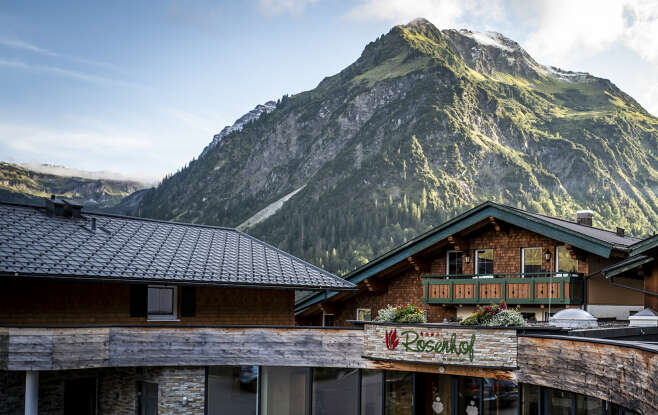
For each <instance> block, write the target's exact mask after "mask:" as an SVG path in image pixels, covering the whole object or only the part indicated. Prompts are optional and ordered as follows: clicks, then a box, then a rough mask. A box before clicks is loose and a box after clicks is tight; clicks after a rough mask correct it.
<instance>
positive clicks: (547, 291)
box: [422, 272, 584, 305]
mask: <svg viewBox="0 0 658 415" xmlns="http://www.w3.org/2000/svg"><path fill="white" fill-rule="evenodd" d="M422 282H423V288H424V297H423V302H425V303H428V304H490V303H497V302H500V301H505V302H506V303H507V304H573V305H577V304H582V303H583V283H584V282H583V276H582V274H565V273H551V272H541V273H525V274H493V275H488V276H482V275H424V276H423V278H422Z"/></svg>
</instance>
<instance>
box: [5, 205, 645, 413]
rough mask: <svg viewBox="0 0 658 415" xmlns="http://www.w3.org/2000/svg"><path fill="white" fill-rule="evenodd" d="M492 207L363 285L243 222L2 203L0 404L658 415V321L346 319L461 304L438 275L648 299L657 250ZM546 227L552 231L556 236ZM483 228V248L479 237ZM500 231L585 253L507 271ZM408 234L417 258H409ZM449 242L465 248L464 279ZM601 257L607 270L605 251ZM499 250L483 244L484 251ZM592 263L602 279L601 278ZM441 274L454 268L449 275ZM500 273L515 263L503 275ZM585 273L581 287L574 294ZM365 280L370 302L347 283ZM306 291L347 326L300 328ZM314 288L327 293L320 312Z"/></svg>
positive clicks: (555, 249) (438, 314)
mask: <svg viewBox="0 0 658 415" xmlns="http://www.w3.org/2000/svg"><path fill="white" fill-rule="evenodd" d="M478 209H479V210H478ZM478 209H476V210H475V211H472V212H470V213H469V214H468V215H467V216H469V217H468V218H467V217H463V218H461V219H460V220H456V221H453V222H451V223H453V224H455V223H458V222H461V223H462V225H464V226H461V225H460V226H459V227H457V226H455V227H450V226H451V225H447V226H445V227H444V230H445V231H446V232H447V233H446V234H445V236H442V235H444V233H442V232H443V231H436V233H435V234H432V235H426V236H424V238H425V239H426V240H425V241H421V240H416V241H412V242H410V243H409V244H407V245H405V246H404V247H401V248H399V249H397V250H396V251H394V253H392V254H390V255H388V256H387V257H386V258H383V259H379V260H377V261H374V262H373V263H375V262H376V263H378V264H379V265H377V267H376V268H375V269H370V271H368V272H371V273H372V274H371V275H370V276H369V277H365V278H364V279H363V280H361V281H356V280H355V279H354V278H353V276H354V275H356V274H354V275H353V276H352V277H351V278H350V279H352V280H353V281H355V283H356V286H355V285H354V283H352V282H350V281H346V280H344V279H340V278H337V277H335V276H333V275H331V274H329V273H327V272H325V271H322V270H320V269H318V268H316V267H314V266H312V265H310V264H307V263H305V262H304V261H301V260H299V259H297V258H294V257H292V256H290V255H288V254H286V253H284V252H282V251H280V250H278V249H276V248H273V247H271V246H269V245H267V244H265V243H263V242H261V241H258V240H256V239H254V238H252V237H250V236H248V235H246V234H244V233H241V232H238V231H236V230H233V229H226V228H218V227H208V226H199V225H192V224H181V223H171V222H164V221H154V220H147V219H140V218H128V217H119V216H112V215H105V214H94V213H88V212H84V211H81V207H80V206H78V205H74V204H71V203H67V202H66V201H60V200H53V199H49V200H47V201H46V207H33V206H22V205H13V204H6V203H0V414H2V415H4V414H10V415H14V414H29V415H36V414H45V415H91V414H94V415H96V414H111V415H114V414H118V415H133V414H136V415H147V414H148V415H154V414H157V415H174V414H186V415H187V414H191V415H205V414H211V415H215V414H230V415H240V414H254V415H255V414H259V415H332V414H338V415H430V414H432V415H552V414H569V415H576V414H577V415H581V414H582V415H632V414H643V415H650V414H651V415H653V414H656V413H658V376H656V373H658V346H656V342H658V327H648V326H644V327H625V328H613V329H606V328H589V329H567V328H563V327H544V326H541V327H539V326H538V327H464V326H459V325H456V324H454V323H434V324H416V325H413V324H395V323H376V322H367V321H362V322H359V323H357V324H355V325H350V326H349V327H346V326H344V324H343V322H346V321H347V320H348V319H349V320H353V319H354V318H355V316H354V314H355V311H354V310H352V311H350V313H349V314H350V315H347V313H346V314H344V315H343V314H341V313H340V312H339V310H340V309H339V308H338V306H339V305H340V304H341V303H339V302H338V301H337V300H340V301H342V304H343V305H345V304H351V305H349V306H350V307H352V305H357V304H358V305H359V307H361V308H366V307H369V308H370V312H371V313H372V312H376V310H377V306H376V305H375V304H376V302H375V301H381V302H382V303H384V302H390V303H399V302H400V301H398V300H401V299H404V300H405V302H406V301H409V302H411V301H412V300H413V299H414V298H418V299H426V300H427V301H425V302H423V304H424V307H425V308H426V309H427V310H428V314H429V315H430V317H431V319H432V320H433V321H441V320H442V319H443V318H444V317H446V316H452V317H454V316H456V315H457V310H458V309H459V308H460V307H459V304H457V303H455V302H452V301H454V299H456V298H461V297H459V296H455V295H453V294H452V293H453V292H457V290H458V289H459V288H454V287H452V288H450V290H449V296H448V297H444V298H442V297H438V295H441V294H440V293H439V294H433V293H435V292H436V289H435V288H433V287H434V286H435V285H441V284H440V283H439V284H437V283H435V282H434V281H435V280H437V281H440V282H442V281H459V280H460V279H461V280H466V278H454V277H453V275H455V274H460V273H463V274H466V273H470V274H474V273H475V274H486V275H490V274H491V275H493V277H494V278H489V279H486V278H482V279H480V278H477V279H475V278H471V279H469V280H468V281H467V282H465V283H464V284H466V283H468V282H469V281H470V282H471V283H472V282H473V281H476V282H482V281H490V282H491V281H493V282H495V283H497V282H498V280H501V281H505V285H503V287H507V288H508V289H509V287H510V286H511V285H512V284H513V283H514V282H515V281H518V282H519V283H524V282H527V281H526V280H530V281H535V284H534V287H533V286H532V285H531V287H532V288H530V289H529V290H530V291H529V293H530V294H528V295H532V297H528V298H543V297H537V294H536V293H539V291H537V290H541V288H539V287H540V284H542V283H544V281H546V286H545V288H544V290H549V289H552V290H554V291H555V292H553V294H551V295H557V294H558V291H557V289H558V288H557V287H556V286H555V285H553V284H555V283H554V281H553V280H558V282H557V285H558V286H559V290H560V291H559V294H560V298H563V299H568V301H572V300H571V299H572V298H603V300H597V301H598V302H596V301H594V302H593V301H588V305H590V306H593V305H600V306H605V307H613V310H614V313H619V312H620V311H619V310H620V307H627V308H629V307H631V306H634V305H636V304H635V303H633V304H626V303H623V302H622V303H621V304H620V303H618V302H615V301H613V300H614V299H610V298H609V297H595V296H592V295H593V294H592V293H591V291H595V292H596V289H598V287H597V286H596V285H594V283H593V285H592V287H589V288H590V290H589V291H590V292H589V293H588V292H587V290H586V288H585V284H586V283H585V282H584V281H587V279H591V280H592V281H597V282H596V284H599V285H600V286H601V287H604V288H603V290H607V289H609V287H608V286H611V287H612V288H610V289H613V290H617V291H616V292H625V291H621V290H627V291H629V292H630V293H631V294H633V295H636V296H638V298H640V299H641V298H643V297H644V296H645V295H646V296H647V297H650V295H649V294H647V292H648V290H647V289H646V288H647V287H648V286H650V285H651V284H653V282H652V281H651V280H650V278H649V279H648V280H642V279H640V278H638V275H640V272H639V271H637V272H634V271H633V270H642V275H643V276H645V277H646V276H647V275H648V276H649V277H651V276H652V275H654V274H653V271H652V269H653V268H651V267H652V266H653V265H652V264H653V263H654V260H653V259H652V260H650V261H649V260H647V259H648V258H654V257H653V256H652V255H654V251H653V248H651V247H650V246H653V247H655V245H651V243H645V241H642V242H637V243H635V240H632V241H631V240H630V239H629V238H627V237H622V236H616V237H615V238H613V237H612V236H611V235H609V233H605V235H599V236H600V237H601V238H603V237H604V236H605V237H606V238H609V239H608V241H607V242H606V241H605V240H603V239H601V238H595V237H594V236H592V235H589V234H588V236H586V237H585V236H582V234H580V233H579V232H576V231H574V229H570V230H569V231H567V230H564V229H569V227H567V226H562V225H558V224H555V223H552V222H551V221H556V220H555V219H550V220H549V219H548V218H545V219H540V218H536V219H530V218H531V217H534V216H533V215H531V214H528V213H525V212H521V211H517V210H514V209H511V208H506V207H499V206H497V205H493V204H487V205H486V206H485V207H480V208H478ZM478 212H479V213H478ZM512 212H514V213H512ZM503 213H506V214H505V215H503ZM492 218H493V219H492ZM521 218H524V221H521ZM542 218H544V217H542ZM531 223H532V224H534V225H532V226H531ZM560 223H561V222H560ZM567 223H570V222H567ZM540 224H541V226H539V225H540ZM549 224H550V225H549ZM578 226H584V225H578ZM543 227H545V228H548V229H551V233H548V234H544V233H542V232H544V228H543ZM570 227H576V225H575V224H571V225H570ZM585 228H587V229H589V230H591V233H592V234H596V235H598V234H599V233H603V232H604V231H599V230H596V229H593V228H589V227H587V226H585ZM576 229H580V228H579V227H578V228H576ZM477 235H479V238H480V239H477V238H476V236H477ZM503 235H507V239H504V238H503ZM578 235H580V236H578ZM450 236H451V237H452V238H450V240H449V241H448V242H447V244H444V243H443V242H442V241H444V240H447V239H448V237H450ZM486 238H489V243H490V244H491V245H488V247H485V246H483V245H481V244H480V242H479V241H484V240H486ZM497 238H498V239H497ZM514 238H516V239H514ZM522 238H526V239H524V240H523V241H521V239H522ZM617 238H618V239H617ZM420 239H423V238H420ZM503 240H509V241H510V242H508V243H509V244H513V243H514V244H518V245H519V247H521V248H536V247H540V248H541V249H542V250H543V251H542V255H543V254H545V252H544V251H545V250H550V251H551V252H552V253H553V255H556V254H557V255H560V253H561V252H562V251H561V250H560V249H559V247H560V246H563V245H567V244H568V245H569V248H568V249H567V251H566V252H567V254H568V255H567V254H564V253H563V255H567V257H569V258H573V256H575V257H576V260H577V266H578V268H577V269H575V270H572V269H568V270H564V269H561V268H560V267H559V266H558V267H557V270H550V269H549V265H546V263H550V264H553V260H552V259H551V260H550V261H548V260H546V261H545V262H546V263H544V262H542V265H543V266H544V268H541V269H540V270H539V271H538V269H537V268H533V269H528V270H527V272H526V273H523V272H511V271H508V269H507V268H504V267H503V266H502V265H501V263H503V262H500V261H499V260H498V259H499V255H503V254H501V253H499V252H498V249H499V248H500V247H501V246H502V245H499V244H497V243H499V242H500V243H502V242H501V241H503ZM464 241H468V243H469V244H470V245H469V246H468V247H467V246H466V245H465V242H464ZM511 241H517V242H511ZM621 242H623V243H624V244H625V245H624V244H622V243H621ZM630 242H633V244H631V245H629V244H626V243H630ZM457 244H461V245H458V246H454V245H457ZM642 244H644V245H642ZM434 245H437V247H436V248H433V246H434ZM412 246H415V248H413V249H415V251H414V252H413V253H410V252H411V251H406V250H407V249H411V247H412ZM439 246H440V247H439ZM510 246H512V245H510ZM628 246H631V247H633V246H635V247H636V248H638V249H637V251H633V248H630V250H628V249H627V248H624V247H628ZM641 246H644V248H642V249H640V248H641ZM491 247H493V249H494V252H493V268H491V267H489V268H486V267H485V268H482V269H484V272H475V271H473V268H472V267H473V265H472V264H473V261H474V260H475V257H474V256H473V257H471V259H470V260H468V261H467V260H466V258H465V257H466V255H467V253H470V254H471V255H475V252H474V250H483V249H489V248H491ZM448 248H450V249H448ZM519 249H520V248H519ZM448 251H458V252H459V251H460V252H461V254H460V256H458V257H460V258H462V259H463V260H462V262H461V264H462V269H461V272H456V271H459V269H458V268H456V263H455V262H450V261H451V259H450V258H451V257H450V253H449V252H448ZM419 253H423V255H418V254H419ZM432 253H435V254H436V255H440V256H442V257H444V258H445V260H444V261H447V262H448V263H451V264H453V265H451V267H452V268H450V269H449V270H448V271H447V272H445V271H444V272H437V270H436V267H437V266H439V271H440V270H442V269H444V268H441V267H440V265H432V264H433V262H432V261H429V258H432ZM572 253H573V256H572ZM524 255H526V256H531V257H532V258H535V256H536V254H534V253H533V254H531V253H530V252H526V253H524ZM594 255H595V256H596V258H597V260H598V262H593V261H590V257H591V256H594ZM408 258H411V260H409V259H408ZM437 258H438V257H437ZM487 258H488V254H487V253H486V252H485V253H480V254H478V259H477V262H478V263H481V262H482V261H483V260H486V259H487ZM500 258H501V259H502V258H506V257H504V256H500ZM541 258H542V259H544V260H545V258H544V256H542V257H541ZM598 258H601V259H598ZM615 259H617V262H615ZM606 260H609V261H606ZM425 261H429V265H427V264H426V262H425ZM507 261H508V262H509V261H511V259H509V258H508V259H507ZM533 261H534V259H533ZM560 261H562V260H560ZM564 261H567V262H566V263H567V264H575V263H576V262H574V261H571V262H569V260H564ZM623 261H627V262H626V263H625V265H624V264H622V262H623ZM656 262H658V261H656ZM564 263H565V262H561V264H564ZM444 264H445V262H444ZM469 264H471V265H469ZM593 264H596V265H593ZM620 264H622V265H621V266H620ZM636 264H641V265H637V266H636ZM528 265H533V263H532V261H531V262H528ZM614 265H617V266H618V268H614V269H613V268H611V267H612V266H614ZM432 266H434V267H435V269H434V271H433V269H432ZM444 266H447V265H444ZM487 266H488V265H487ZM551 266H552V265H551ZM469 267H471V268H469ZM594 267H598V268H596V269H599V270H600V271H599V272H598V274H597V275H592V274H593V272H594V271H593V270H594V269H595V268H594ZM638 267H639V268H638ZM388 268H390V269H393V270H395V272H397V273H398V274H397V275H398V276H397V277H395V273H394V272H388V273H387V272H386V270H387V269H388ZM366 269H367V267H366ZM574 271H575V272H574ZM359 272H364V269H361V270H360V271H359ZM537 272H538V273H542V272H543V273H544V274H549V275H548V276H547V275H543V276H539V275H537V274H536V273H537ZM378 273H381V275H379V274H378ZM435 273H442V274H444V275H449V276H448V277H446V278H436V277H434V276H433V275H434V274H435ZM501 273H510V274H515V275H509V276H505V277H502V278H501V277H500V276H498V275H497V274H501ZM531 273H532V275H533V276H532V277H531V276H530V274H531ZM550 273H553V274H550ZM575 273H578V274H582V275H575ZM632 273H634V275H626V274H632ZM518 274H526V275H518ZM558 274H560V276H558ZM562 274H564V275H562ZM478 276H480V275H478ZM587 277H589V278H587ZM508 278H509V279H511V278H514V279H515V281H512V282H507V279H508ZM533 278H534V279H533ZM551 278H552V279H553V280H551ZM402 281H407V282H406V283H403V282H402ZM425 281H429V282H425ZM581 281H582V282H581ZM563 282H564V283H563ZM416 283H417V284H416ZM579 283H582V284H583V288H582V291H581V293H582V294H581V296H580V297H578V296H577V295H576V294H575V293H577V292H578V288H577V284H579ZM396 284H398V285H396ZM563 285H564V286H565V287H564V288H563V287H562V286H563ZM618 285H624V286H628V287H630V288H625V287H620V286H618ZM357 287H358V288H357ZM566 287H568V288H566ZM635 287H641V288H638V289H637V290H636V289H635ZM356 289H358V290H359V292H358V295H351V294H352V291H354V290H356ZM394 290H399V293H398V294H399V295H400V297H397V299H396V298H393V297H390V296H389V294H388V292H390V291H394ZM638 290H640V291H638ZM512 291H514V290H512ZM512 291H510V292H512ZM309 292H310V293H311V294H310V295H309V294H308V293H309ZM419 292H420V294H418V293H419ZM426 292H427V293H428V294H427V295H425V293H426ZM439 292H440V290H439ZM502 292H507V291H502ZM295 295H297V296H298V298H300V299H299V302H306V303H308V306H307V307H306V308H305V309H301V311H300V309H298V311H299V314H298V316H299V315H302V316H303V315H304V313H305V310H306V309H309V310H314V309H319V310H323V309H324V310H325V311H324V321H325V323H329V322H330V321H331V316H330V315H329V313H328V312H327V311H328V310H329V308H328V307H329V305H327V304H331V306H332V307H336V308H334V309H333V310H334V311H333V313H334V316H333V317H334V318H335V320H334V322H335V323H337V325H336V326H334V327H326V326H322V325H316V326H301V325H296V324H295V304H294V301H295V300H294V298H295ZM465 295H466V294H465ZM478 295H480V294H478ZM483 295H486V293H484V294H483ZM386 296H389V297H386ZM414 296H415V297H414ZM517 297H518V298H523V297H521V296H520V295H519V296H517ZM316 298H321V300H320V301H319V302H317V303H315V304H310V302H311V299H316ZM359 298H364V300H358V299H359ZM378 298H381V300H378ZM473 298H477V297H473ZM492 298H493V297H492ZM553 298H554V297H552V298H551V300H552V299H553ZM365 299H369V301H370V302H367V301H365ZM431 299H440V301H441V302H438V303H437V302H432V301H431ZM357 300H358V301H362V302H358V301H357ZM449 300H450V301H449ZM542 301H543V300H542ZM633 301H636V300H633ZM299 302H298V307H299ZM350 302H352V303H350ZM414 302H415V301H414ZM419 302H420V301H419ZM316 304H318V305H316ZM443 304H445V305H443ZM472 304H473V303H465V304H463V308H467V307H471V306H472ZM519 304H521V303H519ZM523 304H524V307H534V308H535V309H537V310H542V309H541V305H545V306H547V307H553V305H554V304H556V303H548V304H544V303H523ZM557 304H559V306H558V308H564V306H566V305H574V306H578V305H579V304H569V303H567V302H566V301H565V302H563V303H557ZM637 304H638V305H642V301H641V300H637ZM345 307H347V306H345ZM605 307H600V310H606V308H605ZM614 307H617V308H614ZM551 310H555V308H551ZM528 312H529V313H531V312H532V311H528ZM540 312H541V311H535V313H540ZM566 312H569V313H571V314H570V316H569V317H568V318H570V319H572V320H573V321H572V322H571V323H577V322H578V319H579V318H580V317H583V316H585V317H588V316H589V315H588V314H587V313H586V312H585V311H584V310H580V309H577V308H574V309H570V310H566ZM624 312H627V311H624ZM579 313H583V314H582V315H581V314H579ZM363 317H364V318H361V320H365V316H363ZM307 318H308V319H309V320H314V319H316V318H317V317H316V316H315V315H314V314H308V316H307ZM322 318H323V316H322V314H320V316H319V319H322ZM338 325H341V327H339V326H338Z"/></svg>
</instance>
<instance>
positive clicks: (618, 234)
mask: <svg viewBox="0 0 658 415" xmlns="http://www.w3.org/2000/svg"><path fill="white" fill-rule="evenodd" d="M624 233H625V232H624V228H620V227H619V226H617V236H624Z"/></svg>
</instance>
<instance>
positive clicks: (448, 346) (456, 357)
mask: <svg viewBox="0 0 658 415" xmlns="http://www.w3.org/2000/svg"><path fill="white" fill-rule="evenodd" d="M391 335H392V337H390V338H389V339H388V340H387V336H391ZM452 336H454V338H455V341H454V343H452V341H451V340H452ZM395 339H397V341H396V340H395ZM414 340H415V341H414ZM410 341H414V342H413V343H410ZM405 343H406V344H405ZM439 344H440V345H441V346H440V350H439V351H437V350H435V349H434V348H435V347H437V346H438V345H439ZM453 344H454V346H453ZM433 349H434V350H433ZM363 355H364V356H365V357H368V358H371V359H380V360H395V361H408V362H416V363H433V364H446V365H451V364H455V365H461V366H476V367H498V368H503V367H504V368H516V366H517V337H516V330H515V329H465V328H459V327H438V326H435V327H432V326H422V325H419V326H413V325H397V324H396V325H384V324H366V325H365V328H364V339H363Z"/></svg>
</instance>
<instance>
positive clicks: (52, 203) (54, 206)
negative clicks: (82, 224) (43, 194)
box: [44, 195, 64, 216]
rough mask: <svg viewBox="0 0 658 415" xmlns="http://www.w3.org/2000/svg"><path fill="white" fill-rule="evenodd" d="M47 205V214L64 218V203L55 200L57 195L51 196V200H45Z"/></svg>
mask: <svg viewBox="0 0 658 415" xmlns="http://www.w3.org/2000/svg"><path fill="white" fill-rule="evenodd" d="M44 200H45V203H46V212H48V214H49V215H54V216H64V202H62V201H61V200H58V199H56V198H55V195H50V199H46V198H44Z"/></svg>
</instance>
